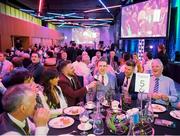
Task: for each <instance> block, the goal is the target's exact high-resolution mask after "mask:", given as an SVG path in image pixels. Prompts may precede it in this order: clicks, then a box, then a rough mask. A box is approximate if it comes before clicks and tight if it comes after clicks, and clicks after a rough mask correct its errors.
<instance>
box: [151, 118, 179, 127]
mask: <svg viewBox="0 0 180 136" xmlns="http://www.w3.org/2000/svg"><path fill="white" fill-rule="evenodd" d="M154 124H155V125H159V126H165V127H170V128H176V123H175V122H173V121H170V120H165V119H158V118H156V119H155V121H154Z"/></svg>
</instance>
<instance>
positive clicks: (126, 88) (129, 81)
mask: <svg viewBox="0 0 180 136" xmlns="http://www.w3.org/2000/svg"><path fill="white" fill-rule="evenodd" d="M132 76H133V74H131V76H130V77H128V84H127V87H124V89H125V90H127V91H128V90H129V86H130V83H131V80H132ZM126 82H127V77H126V76H125V78H124V82H123V85H124V84H126Z"/></svg>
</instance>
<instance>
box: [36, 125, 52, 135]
mask: <svg viewBox="0 0 180 136" xmlns="http://www.w3.org/2000/svg"><path fill="white" fill-rule="evenodd" d="M48 131H49V128H48V127H47V126H43V127H36V130H35V136H46V135H47V133H48Z"/></svg>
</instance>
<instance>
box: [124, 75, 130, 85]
mask: <svg viewBox="0 0 180 136" xmlns="http://www.w3.org/2000/svg"><path fill="white" fill-rule="evenodd" d="M128 81H129V77H126V82H125V83H124V87H127V86H128Z"/></svg>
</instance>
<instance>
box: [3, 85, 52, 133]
mask: <svg viewBox="0 0 180 136" xmlns="http://www.w3.org/2000/svg"><path fill="white" fill-rule="evenodd" d="M2 105H3V108H4V110H5V112H4V113H2V114H0V128H1V129H0V135H3V134H5V133H8V132H16V133H18V134H19V135H30V134H33V133H31V132H32V129H31V126H30V124H32V123H30V120H29V119H28V117H33V121H34V123H35V125H36V128H35V135H47V133H48V130H49V129H48V127H47V122H48V120H49V117H50V113H49V111H48V110H46V109H44V108H38V109H36V110H35V106H36V91H35V90H34V89H33V88H32V87H31V86H30V85H29V84H20V85H15V86H13V87H11V88H8V90H7V91H6V92H5V93H4V95H3V98H2ZM7 135H8V134H7Z"/></svg>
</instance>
